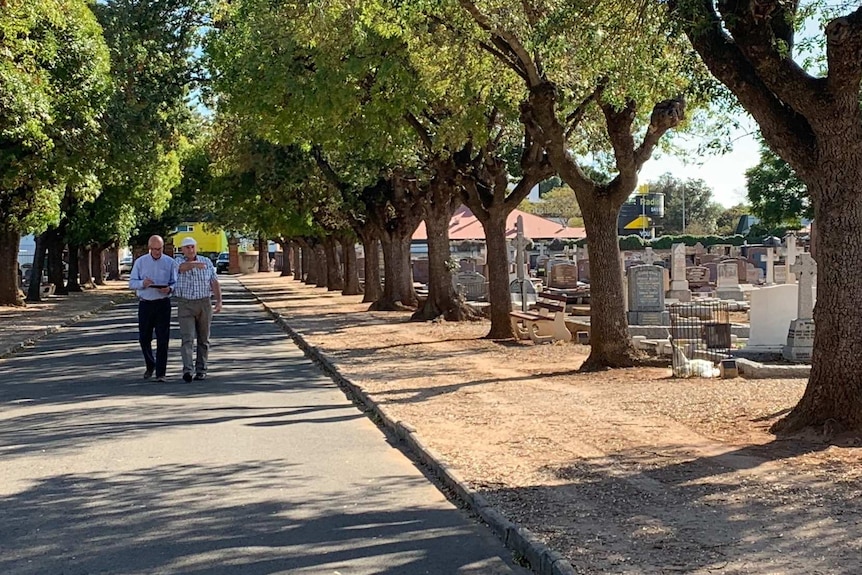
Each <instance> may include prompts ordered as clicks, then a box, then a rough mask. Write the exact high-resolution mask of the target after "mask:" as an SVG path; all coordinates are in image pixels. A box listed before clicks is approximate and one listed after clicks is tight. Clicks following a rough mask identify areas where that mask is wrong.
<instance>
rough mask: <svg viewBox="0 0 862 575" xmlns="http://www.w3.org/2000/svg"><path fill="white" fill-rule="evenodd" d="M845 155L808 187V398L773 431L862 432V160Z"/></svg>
mask: <svg viewBox="0 0 862 575" xmlns="http://www.w3.org/2000/svg"><path fill="white" fill-rule="evenodd" d="M839 155H840V156H841V157H840V159H839V158H835V159H834V160H833V161H831V162H830V161H821V162H820V165H821V166H823V171H822V173H821V176H820V178H818V180H817V181H814V182H807V183H808V186H809V187H808V189H809V192H810V193H811V194H812V196H813V197H814V198H815V199H814V208H815V217H816V219H817V303H816V305H815V307H814V324H815V326H816V328H815V332H814V350H813V353H812V358H811V373H810V375H809V379H808V386H807V387H806V389H805V393H804V394H803V395H802V398H801V399H800V400H799V403H798V404H797V405H796V407H794V408H793V410H792V411H791V412H790V413H789V414H788V415H787V416H786V417H785V418H784V419H783V420H781V421H779V422H777V423H776V424H775V425H774V426H773V431H775V432H782V433H792V432H795V431H799V430H801V429H803V428H805V427H809V426H824V425H825V426H827V427H830V428H832V429H834V430H836V431H841V430H854V431H858V430H860V429H862V354H860V349H862V336H860V334H862V314H860V313H859V302H860V301H862V282H860V281H859V278H858V273H857V271H858V270H859V269H862V236H860V233H859V230H860V229H862V196H860V195H859V192H858V182H859V180H860V179H862V158H858V157H857V158H848V157H846V156H848V155H849V154H839ZM829 166H832V167H833V169H831V170H830V169H829V168H828V167H829ZM838 166H840V168H836V167H838ZM839 169H840V170H841V172H837V170H839ZM844 170H846V172H845V171H844ZM854 176H855V177H854ZM788 327H789V326H788Z"/></svg>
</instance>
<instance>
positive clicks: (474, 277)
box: [452, 271, 488, 301]
mask: <svg viewBox="0 0 862 575" xmlns="http://www.w3.org/2000/svg"><path fill="white" fill-rule="evenodd" d="M452 285H453V286H454V288H455V291H456V292H457V293H459V294H461V295H463V296H464V299H466V300H467V301H485V300H487V299H488V282H487V281H486V280H485V276H483V275H482V274H480V273H478V272H474V271H460V272H457V273H455V274H454V275H453V276H452Z"/></svg>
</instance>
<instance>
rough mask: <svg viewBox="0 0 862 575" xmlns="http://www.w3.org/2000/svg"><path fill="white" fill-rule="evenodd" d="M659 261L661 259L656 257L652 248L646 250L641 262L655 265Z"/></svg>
mask: <svg viewBox="0 0 862 575" xmlns="http://www.w3.org/2000/svg"><path fill="white" fill-rule="evenodd" d="M658 260H659V257H658V256H657V255H655V252H654V251H652V248H646V249H645V250H644V255H643V256H642V257H641V261H642V262H643V263H645V264H647V265H650V266H651V265H653V264H654V263H656V262H657V261H658Z"/></svg>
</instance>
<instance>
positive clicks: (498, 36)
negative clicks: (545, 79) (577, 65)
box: [459, 0, 542, 87]
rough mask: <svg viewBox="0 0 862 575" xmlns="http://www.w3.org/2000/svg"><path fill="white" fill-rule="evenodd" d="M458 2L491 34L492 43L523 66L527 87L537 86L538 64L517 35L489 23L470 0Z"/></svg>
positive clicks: (538, 78) (539, 77) (539, 76)
mask: <svg viewBox="0 0 862 575" xmlns="http://www.w3.org/2000/svg"><path fill="white" fill-rule="evenodd" d="M459 3H460V4H461V7H462V8H464V10H466V11H467V13H468V14H470V16H472V17H473V20H474V21H475V22H476V24H478V26H479V27H480V28H481V29H483V30H485V31H486V32H488V33H490V34H491V41H492V42H493V43H494V45H495V46H497V48H498V49H500V50H502V51H503V52H504V53H505V52H509V53H510V54H511V55H512V57H513V59H514V61H515V62H517V63H518V66H520V67H522V68H523V71H524V73H525V74H526V78H525V79H526V80H527V85H528V87H532V86H538V85H539V84H540V83H541V82H542V74H541V72H540V70H539V65H538V63H537V62H536V61H534V59H533V58H532V57H530V54H529V52H528V51H527V49H526V48H524V46H523V44H521V42H520V41H519V40H518V38H517V36H515V34H513V33H511V32H507V31H506V30H500V29H498V28H496V27H495V26H494V25H493V24H492V23H491V20H490V19H489V18H488V17H487V16H485V15H484V14H483V13H482V12H481V11H480V10H479V9H478V8H477V7H476V4H474V3H473V2H472V0H459Z"/></svg>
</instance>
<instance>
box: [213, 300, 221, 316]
mask: <svg viewBox="0 0 862 575" xmlns="http://www.w3.org/2000/svg"><path fill="white" fill-rule="evenodd" d="M220 311H221V300H216V302H215V307H214V308H213V313H218V312H220Z"/></svg>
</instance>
